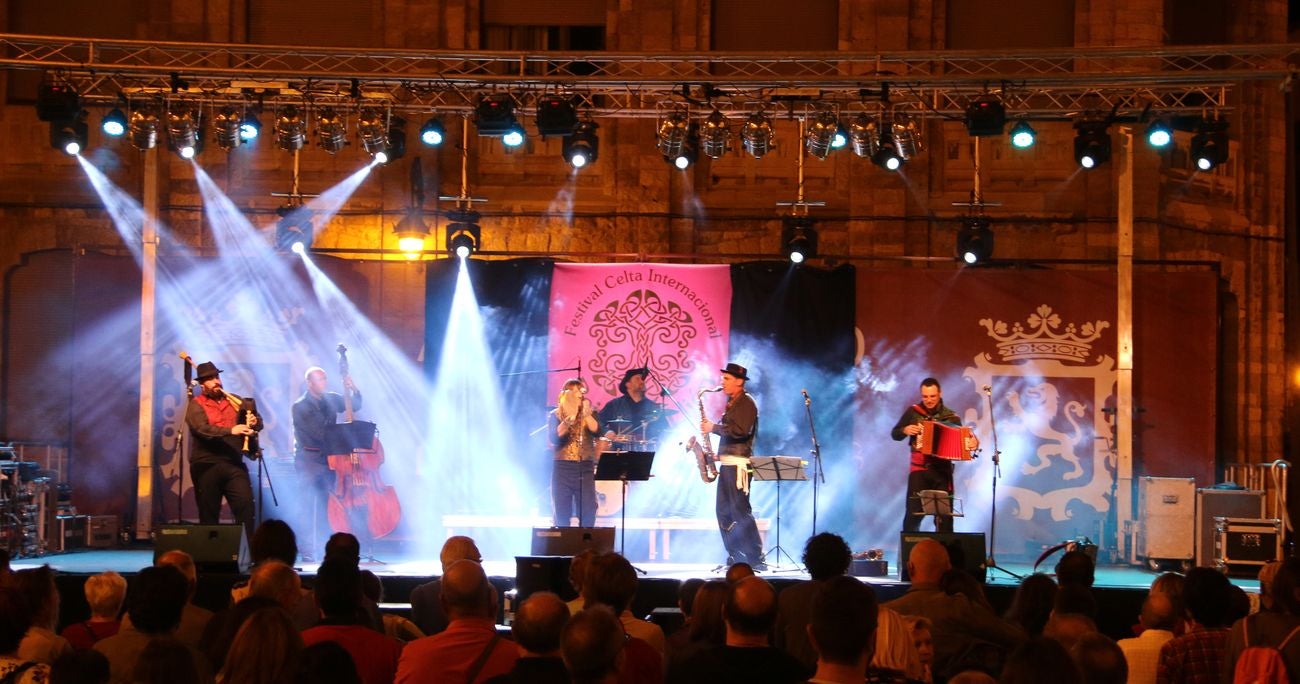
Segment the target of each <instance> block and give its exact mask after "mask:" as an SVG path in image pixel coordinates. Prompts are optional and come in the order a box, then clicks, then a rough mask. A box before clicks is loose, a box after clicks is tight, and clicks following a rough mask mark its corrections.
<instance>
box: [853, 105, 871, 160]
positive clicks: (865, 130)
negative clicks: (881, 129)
mask: <svg viewBox="0 0 1300 684" xmlns="http://www.w3.org/2000/svg"><path fill="white" fill-rule="evenodd" d="M875 138H876V122H875V121H873V120H872V119H871V117H869V116H867V114H866V112H863V113H861V114H858V115H857V116H855V117H853V121H852V122H851V123H849V142H850V143H852V145H853V154H856V155H858V156H859V157H870V156H871V141H872V140H875Z"/></svg>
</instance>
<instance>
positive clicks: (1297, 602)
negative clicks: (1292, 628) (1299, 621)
mask: <svg viewBox="0 0 1300 684" xmlns="http://www.w3.org/2000/svg"><path fill="white" fill-rule="evenodd" d="M1269 592H1270V596H1271V597H1272V599H1273V609H1274V610H1278V611H1282V612H1283V613H1287V614H1289V615H1294V616H1300V558H1295V557H1291V558H1287V559H1286V560H1285V561H1282V563H1281V567H1280V568H1278V571H1277V574H1276V575H1274V577H1273V582H1272V584H1271V586H1270V587H1269Z"/></svg>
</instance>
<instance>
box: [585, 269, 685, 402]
mask: <svg viewBox="0 0 1300 684" xmlns="http://www.w3.org/2000/svg"><path fill="white" fill-rule="evenodd" d="M694 322H695V319H694V317H692V316H691V312H690V311H688V310H687V309H685V308H684V307H682V306H681V305H680V304H678V303H677V302H674V301H671V300H666V299H664V298H663V297H661V296H660V295H659V293H658V292H656V291H654V290H649V289H641V290H632V291H630V292H628V293H627V295H626V296H625V297H624V298H623V299H622V300H615V301H611V302H609V303H608V304H606V305H605V306H603V307H601V308H600V309H599V310H597V311H596V312H595V314H594V315H593V316H592V319H591V327H590V329H589V334H590V335H591V337H592V339H593V340H594V341H595V343H596V356H595V358H594V359H592V361H591V363H590V364H588V370H589V371H590V373H591V378H592V381H593V382H594V383H595V384H596V385H598V386H600V387H602V388H604V389H605V390H606V391H608V392H609V393H610V394H613V395H617V394H618V383H619V381H620V380H622V379H623V373H624V372H625V371H627V369H629V368H634V367H640V366H641V365H642V364H643V363H644V364H648V366H649V367H650V369H651V370H652V371H654V373H655V375H656V376H657V377H659V378H662V379H663V382H664V383H666V384H667V385H668V387H669V389H673V390H676V389H680V387H681V384H682V383H683V382H684V379H685V378H686V377H687V376H688V375H689V374H690V370H691V366H692V365H693V362H692V361H690V359H689V358H688V356H687V350H688V348H689V347H690V345H691V342H692V341H694V340H695V338H696V337H697V336H698V333H697V331H696V329H695V327H694Z"/></svg>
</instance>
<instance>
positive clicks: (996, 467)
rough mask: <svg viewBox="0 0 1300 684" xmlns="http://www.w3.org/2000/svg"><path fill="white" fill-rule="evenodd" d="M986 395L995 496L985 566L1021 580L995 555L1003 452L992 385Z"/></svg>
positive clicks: (990, 516)
mask: <svg viewBox="0 0 1300 684" xmlns="http://www.w3.org/2000/svg"><path fill="white" fill-rule="evenodd" d="M984 396H985V398H986V399H987V400H988V407H989V428H990V429H991V430H992V432H993V498H992V499H991V500H990V509H991V510H990V513H989V557H988V558H987V559H985V561H984V567H985V568H987V569H989V570H997V571H999V572H1002V573H1005V574H1007V575H1010V576H1012V577H1014V578H1016V580H1021V579H1023V578H1022V577H1021V576H1020V575H1017V574H1016V573H1014V572H1011V571H1010V570H1007V569H1006V568H1003V567H1000V566H999V565H998V561H997V559H996V558H995V557H994V549H996V548H997V540H998V478H999V477H1001V476H1002V458H1001V457H1002V452H1001V451H999V450H998V422H997V419H996V418H995V417H994V415H993V386H992V385H985V386H984Z"/></svg>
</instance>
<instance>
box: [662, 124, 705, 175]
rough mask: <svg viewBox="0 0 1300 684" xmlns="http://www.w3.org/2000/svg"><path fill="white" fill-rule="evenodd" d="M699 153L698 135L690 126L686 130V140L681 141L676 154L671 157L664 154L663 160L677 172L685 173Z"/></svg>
mask: <svg viewBox="0 0 1300 684" xmlns="http://www.w3.org/2000/svg"><path fill="white" fill-rule="evenodd" d="M699 151H700V135H699V133H698V132H696V128H695V127H694V126H691V127H690V128H689V129H688V130H687V132H686V139H685V140H683V141H682V144H681V145H680V147H679V149H678V150H677V154H675V155H672V156H669V155H666V154H665V155H664V159H665V160H667V161H668V163H670V164H672V165H673V166H675V167H677V169H678V170H681V171H685V170H686V169H688V168H690V166H691V164H694V163H695V160H696V159H697V158H698V157H699Z"/></svg>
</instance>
